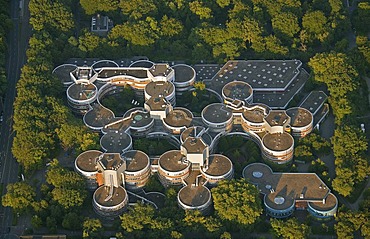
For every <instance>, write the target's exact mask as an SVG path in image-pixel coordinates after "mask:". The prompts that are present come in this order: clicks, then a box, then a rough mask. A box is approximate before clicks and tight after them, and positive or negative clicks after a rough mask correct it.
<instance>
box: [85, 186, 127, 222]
mask: <svg viewBox="0 0 370 239" xmlns="http://www.w3.org/2000/svg"><path fill="white" fill-rule="evenodd" d="M109 190H110V188H109V187H106V186H101V187H99V188H98V189H97V190H96V191H95V192H94V195H93V202H92V204H93V208H94V211H95V212H96V213H97V214H99V215H100V216H103V217H108V218H112V217H117V216H119V215H121V214H122V213H123V212H124V211H125V210H126V207H127V205H128V195H127V192H126V189H124V188H123V187H122V186H119V187H118V188H113V196H112V197H111V198H110V199H108V200H106V199H107V194H109V192H108V191H109Z"/></svg>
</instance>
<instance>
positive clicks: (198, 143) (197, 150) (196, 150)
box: [181, 137, 208, 154]
mask: <svg viewBox="0 0 370 239" xmlns="http://www.w3.org/2000/svg"><path fill="white" fill-rule="evenodd" d="M181 146H182V147H184V148H185V149H186V151H187V153H188V154H203V151H204V150H205V149H206V148H207V147H208V145H206V144H205V143H204V142H203V140H202V139H201V138H195V137H188V138H186V140H185V141H184V143H183V144H182V145H181Z"/></svg>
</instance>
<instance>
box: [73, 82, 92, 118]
mask: <svg viewBox="0 0 370 239" xmlns="http://www.w3.org/2000/svg"><path fill="white" fill-rule="evenodd" d="M97 91H98V88H97V87H96V86H95V85H94V84H71V85H70V86H69V87H68V88H67V100H68V104H69V106H70V107H71V108H72V110H73V111H74V112H76V113H80V114H84V113H86V112H87V111H88V110H89V109H90V106H89V105H90V104H91V103H93V102H94V101H95V100H96V98H97V96H98V94H97Z"/></svg>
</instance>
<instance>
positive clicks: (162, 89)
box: [145, 81, 175, 97]
mask: <svg viewBox="0 0 370 239" xmlns="http://www.w3.org/2000/svg"><path fill="white" fill-rule="evenodd" d="M174 91H175V86H174V85H173V84H172V83H171V82H168V81H152V82H150V83H149V84H147V85H146V86H145V92H146V93H147V94H148V95H149V96H151V97H158V96H163V97H166V96H169V95H170V94H173V92H174Z"/></svg>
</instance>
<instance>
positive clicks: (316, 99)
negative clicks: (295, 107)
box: [299, 91, 328, 115]
mask: <svg viewBox="0 0 370 239" xmlns="http://www.w3.org/2000/svg"><path fill="white" fill-rule="evenodd" d="M327 98H328V96H327V95H326V94H325V93H324V92H323V91H311V93H310V94H309V95H308V96H307V97H306V98H305V99H304V100H303V102H302V103H301V104H300V105H299V107H302V108H305V109H308V110H309V111H310V112H311V113H312V114H313V115H315V114H316V112H317V111H318V110H319V109H320V107H321V106H322V105H323V104H324V103H325V101H326V100H327Z"/></svg>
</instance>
